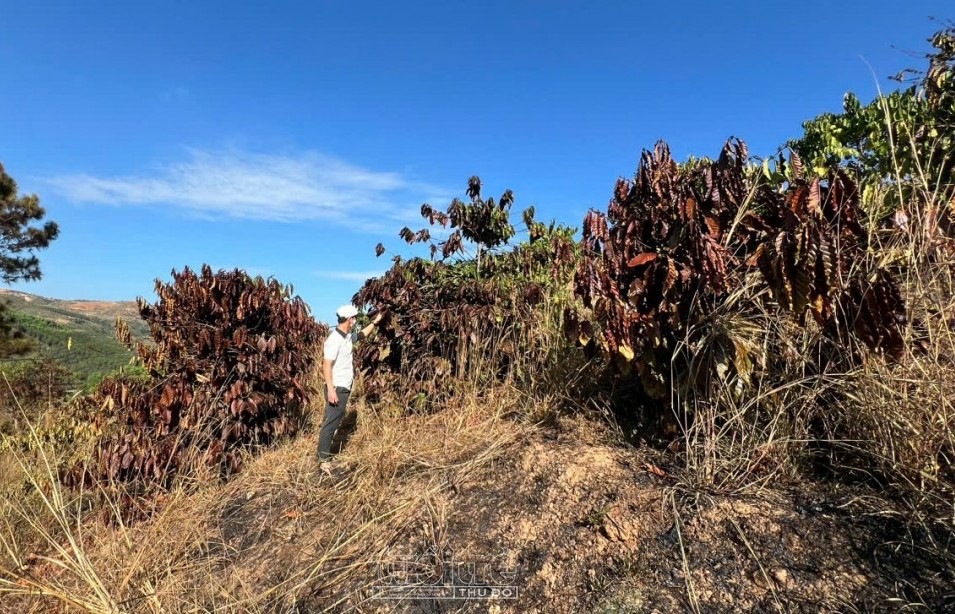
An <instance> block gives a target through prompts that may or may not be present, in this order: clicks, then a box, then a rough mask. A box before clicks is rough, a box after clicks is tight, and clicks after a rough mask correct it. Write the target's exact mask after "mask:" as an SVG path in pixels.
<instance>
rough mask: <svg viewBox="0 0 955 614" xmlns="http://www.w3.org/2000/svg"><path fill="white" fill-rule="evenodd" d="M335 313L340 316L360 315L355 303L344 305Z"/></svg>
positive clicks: (352, 316)
mask: <svg viewBox="0 0 955 614" xmlns="http://www.w3.org/2000/svg"><path fill="white" fill-rule="evenodd" d="M335 315H336V316H338V317H339V318H354V317H355V316H357V315H358V310H357V309H355V306H354V305H342V306H341V307H339V308H338V311H336V312H335Z"/></svg>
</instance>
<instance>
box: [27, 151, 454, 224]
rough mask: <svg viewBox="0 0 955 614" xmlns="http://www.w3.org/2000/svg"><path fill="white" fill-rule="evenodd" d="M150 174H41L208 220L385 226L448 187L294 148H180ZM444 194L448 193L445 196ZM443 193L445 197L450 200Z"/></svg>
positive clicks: (108, 199)
mask: <svg viewBox="0 0 955 614" xmlns="http://www.w3.org/2000/svg"><path fill="white" fill-rule="evenodd" d="M187 154H188V155H187V158H186V160H185V161H182V162H176V163H172V164H166V165H162V166H159V167H158V168H156V169H155V170H154V172H151V173H144V174H138V175H123V176H97V175H91V174H86V173H78V174H70V175H60V176H56V177H48V178H46V179H45V182H46V183H48V184H49V185H50V186H51V187H52V189H53V190H54V191H56V192H57V193H59V194H60V195H61V196H62V197H63V198H65V199H67V200H69V201H71V202H76V203H93V204H104V205H117V206H128V205H166V206H172V207H178V208H181V209H183V210H186V211H189V212H191V213H193V214H197V215H199V216H201V217H205V218H209V219H217V218H244V219H253V220H271V221H280V222H294V221H303V220H317V219H322V220H331V221H338V222H340V223H342V224H345V225H350V226H352V227H354V228H355V229H357V230H366V231H379V230H380V231H392V230H393V226H394V223H395V222H396V221H398V220H405V219H410V218H412V217H413V216H414V215H415V214H414V211H417V210H418V209H419V208H420V206H421V203H423V202H426V201H428V200H437V201H438V202H440V201H441V200H442V196H441V195H443V194H446V193H449V192H447V191H445V190H442V189H439V188H437V187H435V186H432V185H429V184H426V183H423V182H417V181H413V180H411V179H409V178H408V177H406V176H404V175H402V174H401V173H396V172H389V171H376V170H372V169H368V168H364V167H361V166H357V165H355V164H350V163H348V162H346V161H343V160H340V159H338V158H335V157H333V156H329V155H326V154H322V153H317V152H305V153H302V154H298V155H274V154H255V153H248V152H243V151H236V150H228V151H208V150H200V149H189V150H187ZM448 199H449V198H448ZM449 200H450V199H449Z"/></svg>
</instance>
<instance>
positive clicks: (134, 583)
mask: <svg viewBox="0 0 955 614" xmlns="http://www.w3.org/2000/svg"><path fill="white" fill-rule="evenodd" d="M515 403H516V397H515V395H514V393H513V392H509V391H508V389H507V388H501V389H497V390H489V391H486V394H484V395H481V396H478V395H466V396H465V397H464V398H463V399H462V400H461V401H460V402H459V403H458V404H457V406H455V407H449V408H447V409H448V411H443V412H439V413H435V414H431V415H413V416H406V415H404V414H405V411H404V408H402V407H399V406H396V405H391V404H388V403H383V404H381V405H380V406H379V407H377V408H376V410H375V411H372V410H371V408H369V407H367V406H365V405H364V404H363V403H362V402H361V401H360V400H359V401H357V402H356V404H355V409H357V417H358V424H357V431H356V434H355V435H354V437H353V438H352V439H351V440H350V441H349V442H348V443H347V445H346V447H345V448H344V450H343V452H342V454H341V455H340V460H341V461H342V462H343V463H345V464H346V465H347V466H348V467H349V468H350V469H349V470H348V472H347V476H346V477H345V478H344V479H343V481H341V482H338V483H333V482H332V481H331V480H329V479H327V478H322V477H320V476H318V475H317V474H316V466H315V445H316V441H315V436H314V435H317V433H316V434H313V436H308V437H300V438H298V439H297V440H294V441H291V442H289V443H287V444H285V445H282V446H280V447H277V448H275V449H272V450H268V451H266V452H264V453H263V454H262V455H261V456H260V457H258V458H257V459H254V460H251V459H250V461H249V463H248V465H247V468H246V470H244V471H243V472H242V473H241V474H240V475H238V476H236V477H235V478H234V479H233V480H231V481H230V482H228V483H226V484H223V485H219V484H215V483H208V484H205V485H201V486H198V487H191V488H182V487H179V488H177V489H175V490H173V491H172V492H169V493H167V494H166V495H164V496H163V498H162V500H161V501H160V503H161V506H160V509H159V511H158V512H157V513H156V514H155V516H154V517H153V518H152V519H150V520H149V521H146V522H141V523H139V524H136V525H134V526H131V527H130V526H123V525H121V524H120V525H118V526H116V525H115V524H114V525H113V526H106V525H103V524H101V523H97V522H89V521H86V522H83V520H82V518H83V508H82V501H83V496H82V495H79V496H77V495H75V494H73V493H68V492H66V491H64V490H62V489H61V488H60V486H59V484H58V482H57V480H56V479H55V471H54V470H53V466H54V459H49V458H46V457H45V456H44V455H45V454H47V453H48V451H46V450H42V448H40V449H39V453H38V456H37V459H39V460H40V461H41V462H40V463H39V464H33V465H31V464H30V463H29V462H28V461H27V459H26V458H24V457H22V456H17V457H13V456H11V455H7V456H5V457H4V462H5V465H4V467H5V471H4V476H5V479H4V482H3V484H2V492H0V503H2V505H3V508H2V510H3V512H2V522H3V529H4V530H3V534H2V537H3V545H4V547H5V548H4V550H5V551H4V553H3V559H2V561H3V562H2V567H0V578H2V580H0V582H2V585H0V591H2V592H4V593H7V595H6V596H5V597H4V601H5V602H6V603H10V604H13V603H16V604H17V605H16V607H17V609H18V610H19V611H50V610H51V609H80V610H85V611H91V612H114V611H127V610H131V611H196V610H200V611H229V612H237V611H288V610H291V609H294V608H295V607H298V606H301V605H302V604H303V603H310V604H312V605H313V606H316V605H318V606H320V607H321V608H326V607H337V606H340V605H341V604H344V603H345V602H348V603H349V604H350V605H352V606H356V605H357V606H360V605H361V601H362V599H363V598H367V592H368V591H367V588H368V587H367V584H368V582H369V580H368V578H369V577H370V575H369V573H368V568H369V566H370V565H374V564H375V562H376V561H383V560H389V557H393V556H394V551H395V548H398V549H399V550H400V548H401V544H402V536H403V535H404V534H406V533H407V532H408V530H409V529H410V528H411V527H413V526H418V525H419V524H420V523H423V522H424V523H427V524H430V525H431V526H432V527H433V530H432V533H433V537H434V539H435V541H436V542H437V541H440V540H441V537H440V532H441V526H442V522H441V517H440V512H439V510H440V506H438V505H437V504H436V503H435V502H436V501H437V500H439V499H440V498H441V497H442V496H443V495H442V493H444V492H445V491H447V489H448V488H449V485H450V484H454V483H455V482H456V481H460V480H462V479H465V478H466V476H468V475H470V474H472V473H473V472H476V471H477V472H480V471H481V470H482V468H484V467H486V466H487V465H488V464H489V463H493V462H494V460H495V458H496V457H497V456H498V455H499V454H500V452H501V451H502V450H504V449H505V448H506V447H507V446H510V445H512V444H513V443H514V442H515V441H517V440H519V439H520V438H521V437H522V436H523V434H524V433H525V432H526V430H527V429H532V428H533V427H532V426H530V425H523V426H522V425H520V424H519V423H517V422H515V421H514V420H511V419H508V418H506V417H505V416H506V414H508V413H509V412H513V410H514V408H515ZM11 458H13V459H14V462H15V463H16V466H12V467H11V466H10V465H9V464H10V462H11ZM116 517H117V518H118V516H116ZM362 595H365V597H362Z"/></svg>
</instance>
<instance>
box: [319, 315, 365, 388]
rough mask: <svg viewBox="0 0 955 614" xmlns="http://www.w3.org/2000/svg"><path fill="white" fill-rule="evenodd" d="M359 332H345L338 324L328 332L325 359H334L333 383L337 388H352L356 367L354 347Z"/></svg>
mask: <svg viewBox="0 0 955 614" xmlns="http://www.w3.org/2000/svg"><path fill="white" fill-rule="evenodd" d="M358 339H359V335H358V333H357V332H351V333H343V332H342V331H341V330H340V329H339V328H338V327H337V326H336V327H335V328H333V329H332V330H331V332H329V333H328V338H327V339H325V346H324V356H325V360H332V361H334V363H333V364H332V383H333V384H335V387H336V388H339V387H340V388H348V389H349V390H351V385H352V382H353V381H354V379H355V367H354V364H353V359H352V347H353V345H354V343H355V341H358Z"/></svg>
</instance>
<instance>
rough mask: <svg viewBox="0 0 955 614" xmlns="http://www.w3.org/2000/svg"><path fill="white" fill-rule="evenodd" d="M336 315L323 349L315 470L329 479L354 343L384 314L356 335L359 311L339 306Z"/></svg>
mask: <svg viewBox="0 0 955 614" xmlns="http://www.w3.org/2000/svg"><path fill="white" fill-rule="evenodd" d="M335 315H336V316H337V317H338V326H336V327H335V328H334V329H332V331H331V332H330V333H328V339H326V340H325V347H324V361H323V362H322V374H323V375H324V376H325V398H326V403H325V419H324V420H323V421H322V429H321V431H320V432H319V435H318V466H319V469H320V470H321V471H322V472H323V473H325V474H327V475H329V476H330V475H332V472H333V468H332V465H331V458H332V437H334V435H335V431H336V430H338V425H339V424H340V423H341V421H342V416H344V415H345V405H346V404H347V403H348V395H350V394H351V387H352V382H353V381H354V378H355V368H354V364H353V360H352V345H353V344H354V342H355V341H358V340H359V339H363V338H364V337H366V336H367V335H369V334H370V333H371V331H372V330H373V329H374V328H375V326H376V325H377V324H378V323H379V322H381V319H382V317H383V316H384V313H382V312H379V313H378V315H376V316H375V319H374V320H372V322H371V324H369V325H368V326H366V327H365V328H364V329H362V330H361V331H359V332H358V333H354V332H353V329H354V327H355V324H356V323H357V322H358V310H357V309H355V307H353V306H352V305H342V306H341V307H339V308H338V311H336V312H335Z"/></svg>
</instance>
